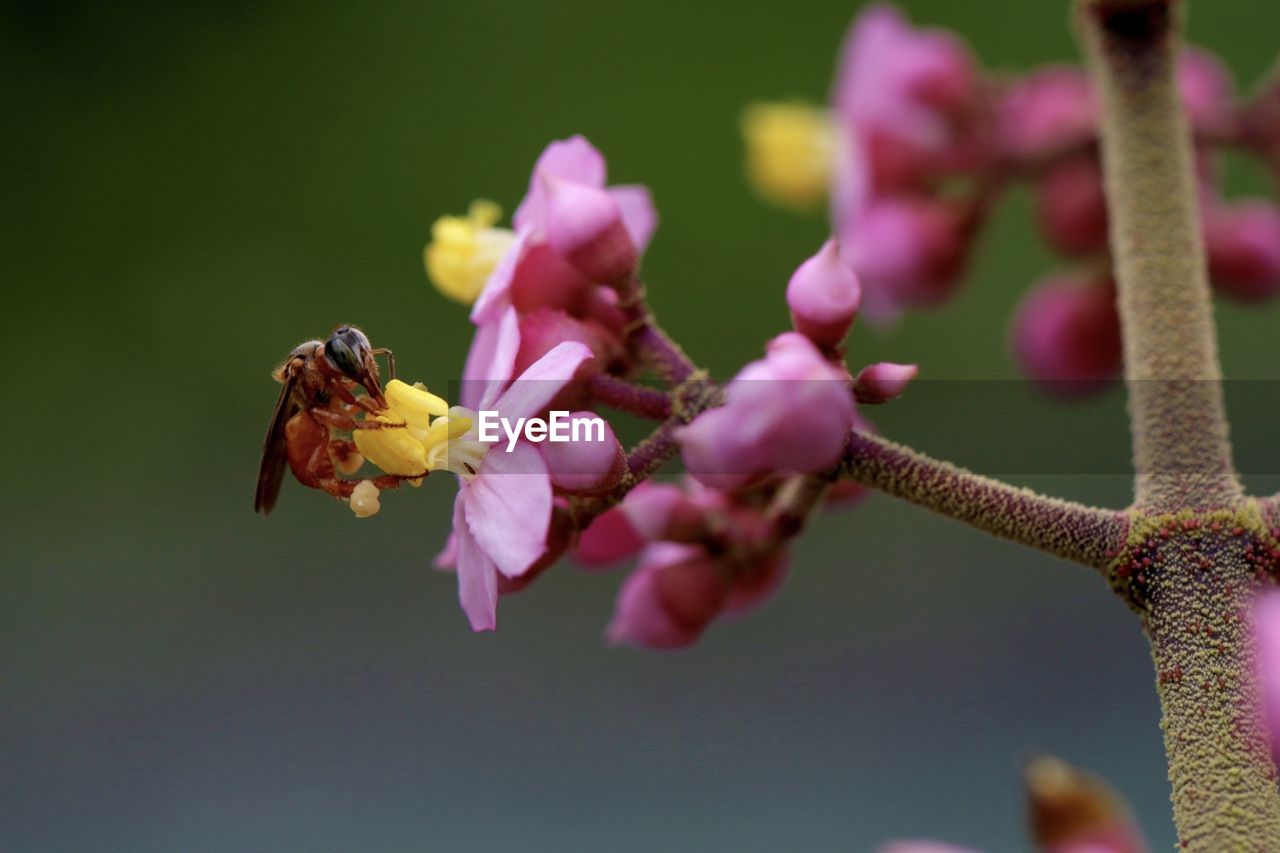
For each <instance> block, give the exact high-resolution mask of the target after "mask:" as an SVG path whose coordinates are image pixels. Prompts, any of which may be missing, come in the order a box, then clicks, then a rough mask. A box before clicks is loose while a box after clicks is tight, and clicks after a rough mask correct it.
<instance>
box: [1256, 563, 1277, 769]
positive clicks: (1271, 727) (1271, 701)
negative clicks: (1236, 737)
mask: <svg viewBox="0 0 1280 853" xmlns="http://www.w3.org/2000/svg"><path fill="white" fill-rule="evenodd" d="M1253 631H1254V644H1255V648H1256V655H1257V657H1256V664H1257V667H1258V687H1259V689H1260V690H1261V692H1262V696H1261V697H1260V698H1261V702H1262V713H1263V717H1264V720H1265V722H1266V725H1267V728H1268V731H1269V732H1270V735H1271V754H1272V756H1274V757H1275V759H1276V760H1277V761H1280V590H1274V589H1273V590H1270V591H1268V592H1265V593H1263V594H1262V595H1260V596H1258V600H1257V601H1256V602H1254V606H1253Z"/></svg>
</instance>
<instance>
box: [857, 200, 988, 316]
mask: <svg viewBox="0 0 1280 853" xmlns="http://www.w3.org/2000/svg"><path fill="white" fill-rule="evenodd" d="M972 225H973V223H972V221H971V219H970V217H969V215H968V212H967V211H966V210H964V209H961V207H959V206H957V205H956V204H955V203H953V202H949V201H945V200H942V199H933V198H929V197H926V196H885V197H882V198H877V199H874V200H872V201H870V202H869V203H868V204H867V205H866V206H865V207H864V208H863V209H862V211H861V212H860V213H859V214H858V215H857V216H855V217H851V218H849V219H847V220H845V221H843V222H840V223H839V226H840V248H841V252H842V253H843V254H844V257H845V259H846V260H848V261H849V263H850V264H851V265H852V266H853V268H854V269H855V270H856V271H857V273H858V276H859V278H860V280H861V282H862V286H863V289H862V293H863V303H862V304H863V306H864V307H865V309H866V313H867V316H868V317H870V318H872V319H873V320H876V321H879V322H888V321H892V320H894V319H896V318H897V316H898V315H899V314H901V313H902V312H903V311H904V310H905V309H907V308H916V307H923V306H929V305H936V304H938V303H939V302H942V301H943V300H945V299H946V298H947V297H948V296H950V295H951V293H952V292H953V291H954V289H955V287H956V285H957V284H959V282H960V278H961V276H962V275H963V273H964V270H965V266H966V264H967V262H968V256H969V249H970V245H971V243H972V231H973V228H972Z"/></svg>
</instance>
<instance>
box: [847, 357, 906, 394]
mask: <svg viewBox="0 0 1280 853" xmlns="http://www.w3.org/2000/svg"><path fill="white" fill-rule="evenodd" d="M919 372H920V368H919V367H917V366H916V365H914V364H894V363H893V362H892V361H881V362H877V363H876V364H871V365H868V366H867V367H864V368H862V370H861V372H859V373H858V378H857V379H856V380H854V383H853V393H854V396H855V397H857V398H858V402H859V403H872V404H875V403H887V402H889V401H890V400H892V399H894V398H895V397H897V396H898V395H899V394H901V393H902V392H903V391H905V390H906V388H907V385H908V383H910V382H911V380H912V379H915V378H916V374H917V373H919Z"/></svg>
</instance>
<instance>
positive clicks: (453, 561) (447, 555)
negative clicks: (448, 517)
mask: <svg viewBox="0 0 1280 853" xmlns="http://www.w3.org/2000/svg"><path fill="white" fill-rule="evenodd" d="M431 563H432V565H434V566H435V567H436V568H437V569H440V570H441V571H443V572H452V571H453V570H454V569H456V568H457V567H458V534H456V533H453V532H452V531H450V533H449V538H448V539H446V540H445V543H444V547H443V548H441V549H440V553H439V554H436V557H435V559H434V560H432V561H431Z"/></svg>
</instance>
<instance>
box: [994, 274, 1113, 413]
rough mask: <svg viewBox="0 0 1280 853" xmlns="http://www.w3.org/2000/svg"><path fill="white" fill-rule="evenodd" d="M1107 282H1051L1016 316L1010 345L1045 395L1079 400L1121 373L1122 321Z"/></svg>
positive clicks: (1039, 287) (1044, 283)
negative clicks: (1046, 393)
mask: <svg viewBox="0 0 1280 853" xmlns="http://www.w3.org/2000/svg"><path fill="white" fill-rule="evenodd" d="M1115 300H1116V295H1115V286H1114V285H1113V284H1112V283H1111V281H1110V280H1109V279H1105V280H1100V281H1088V282H1082V281H1073V280H1071V279H1070V278H1062V277H1058V278H1053V277H1051V278H1048V279H1045V280H1043V281H1041V282H1039V283H1037V284H1036V285H1034V286H1033V287H1032V288H1031V290H1029V291H1028V292H1027V294H1026V295H1025V296H1024V297H1023V299H1022V302H1021V304H1020V305H1019V306H1018V308H1017V310H1016V311H1015V312H1014V316H1013V322H1012V328H1011V334H1010V343H1011V346H1012V349H1013V355H1014V358H1015V360H1016V361H1017V362H1018V366H1019V367H1021V368H1022V371H1023V373H1025V374H1026V375H1027V377H1028V378H1029V379H1031V380H1033V381H1034V382H1037V383H1038V384H1040V385H1041V386H1042V387H1043V388H1044V389H1045V390H1046V391H1048V392H1050V393H1052V394H1056V395H1059V396H1066V397H1071V396H1080V395H1082V394H1088V393H1090V392H1092V391H1095V390H1097V389H1098V388H1100V387H1102V386H1103V385H1105V384H1106V383H1107V382H1108V381H1110V380H1112V379H1114V378H1115V377H1116V376H1118V375H1119V373H1120V368H1121V355H1122V353H1121V344H1120V319H1119V317H1118V316H1117V314H1116V305H1115Z"/></svg>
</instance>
